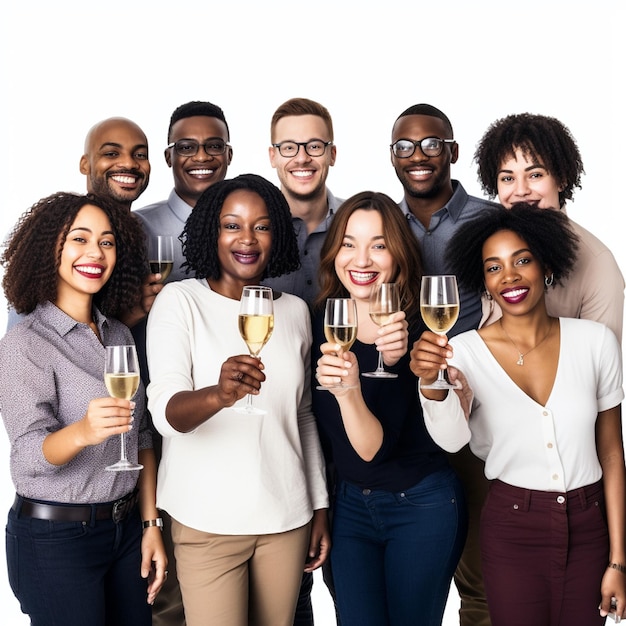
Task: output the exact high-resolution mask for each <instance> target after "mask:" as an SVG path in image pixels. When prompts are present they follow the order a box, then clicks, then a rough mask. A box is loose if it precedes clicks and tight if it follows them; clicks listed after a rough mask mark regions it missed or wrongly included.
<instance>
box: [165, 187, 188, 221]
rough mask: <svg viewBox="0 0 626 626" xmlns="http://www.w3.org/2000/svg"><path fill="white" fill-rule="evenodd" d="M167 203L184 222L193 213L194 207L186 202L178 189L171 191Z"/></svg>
mask: <svg viewBox="0 0 626 626" xmlns="http://www.w3.org/2000/svg"><path fill="white" fill-rule="evenodd" d="M167 205H168V206H169V208H170V209H171V211H172V213H173V214H174V215H175V216H176V217H177V218H178V219H179V220H180V221H181V222H182V223H183V224H184V223H185V222H186V221H187V218H188V217H189V216H190V215H191V211H192V210H193V207H192V206H191V205H190V204H188V203H187V202H185V201H184V200H183V199H182V198H181V197H180V196H179V195H178V194H177V193H176V189H172V191H170V195H169V198H168V199H167Z"/></svg>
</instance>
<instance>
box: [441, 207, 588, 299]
mask: <svg viewBox="0 0 626 626" xmlns="http://www.w3.org/2000/svg"><path fill="white" fill-rule="evenodd" d="M501 230H510V231H512V232H514V233H516V234H517V235H519V237H520V238H521V239H523V240H524V241H525V242H526V244H527V245H528V248H529V250H530V251H531V252H532V254H533V256H534V257H535V258H536V259H537V260H538V261H539V263H541V266H542V267H543V268H544V270H546V271H547V270H549V271H550V272H552V274H553V275H554V283H553V284H554V285H557V284H559V283H561V282H562V280H563V279H564V278H565V277H567V276H568V274H569V273H570V272H571V270H572V267H573V265H574V263H575V261H576V254H577V251H578V237H577V236H576V234H575V233H574V232H573V230H572V229H571V226H570V224H569V219H568V217H567V215H565V214H564V213H561V212H560V211H558V210H556V209H540V208H538V207H536V206H534V205H532V204H526V203H519V204H515V205H513V207H512V208H510V209H505V208H504V207H497V208H495V209H491V210H488V211H483V212H482V213H480V214H479V216H478V217H476V218H475V219H473V220H471V221H470V222H466V223H465V224H463V225H462V226H461V227H460V228H459V229H458V230H457V231H456V233H455V234H454V235H453V237H452V238H451V239H450V242H449V243H448V246H447V248H446V259H447V262H448V264H449V267H450V271H451V273H452V274H456V276H457V279H458V281H459V283H460V284H462V285H463V286H464V287H465V288H466V289H468V290H469V291H472V292H474V293H482V292H483V291H484V290H485V276H484V272H483V245H484V243H485V241H487V239H489V237H491V236H492V235H494V234H495V233H497V232H499V231H501Z"/></svg>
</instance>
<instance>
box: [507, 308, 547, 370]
mask: <svg viewBox="0 0 626 626" xmlns="http://www.w3.org/2000/svg"><path fill="white" fill-rule="evenodd" d="M553 325H554V319H552V320H551V321H550V327H549V328H548V332H547V333H546V334H545V335H544V337H543V339H542V340H541V341H540V342H539V343H536V344H535V345H534V346H533V347H532V348H531V349H530V350H527V351H526V352H524V353H523V354H522V351H521V350H520V349H519V348H518V347H517V346H516V345H515V342H514V341H513V340H512V339H511V337H510V336H509V333H507V332H506V330H504V326H503V325H502V318H500V328H501V329H502V332H503V333H504V334H505V336H506V338H507V339H508V340H509V341H510V342H511V343H512V344H513V347H514V348H515V349H516V350H517V354H518V355H519V356H518V358H517V361H516V362H515V365H524V357H525V356H526V355H527V354H530V353H531V352H532V351H533V350H534V349H535V348H537V347H539V346H540V345H541V344H542V343H543V342H544V341H545V340H546V339H547V338H548V335H549V334H550V333H551V332H552V326H553Z"/></svg>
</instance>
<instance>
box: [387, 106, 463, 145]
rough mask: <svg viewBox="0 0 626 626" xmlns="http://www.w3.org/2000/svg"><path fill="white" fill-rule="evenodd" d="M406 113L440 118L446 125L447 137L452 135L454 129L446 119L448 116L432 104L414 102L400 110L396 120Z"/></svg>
mask: <svg viewBox="0 0 626 626" xmlns="http://www.w3.org/2000/svg"><path fill="white" fill-rule="evenodd" d="M407 115H429V116H430V117H436V118H438V119H440V120H441V121H442V122H443V123H444V124H445V125H446V128H447V129H448V131H450V137H449V139H452V138H453V137H454V130H453V129H452V123H451V122H450V120H449V119H448V116H447V115H446V114H445V113H444V112H443V111H440V110H439V109H438V108H437V107H434V106H433V105H432V104H414V105H412V106H410V107H409V108H408V109H405V110H404V111H402V113H400V115H398V117H397V118H396V122H397V121H398V120H399V119H400V118H401V117H406V116H407Z"/></svg>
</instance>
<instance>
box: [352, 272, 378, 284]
mask: <svg viewBox="0 0 626 626" xmlns="http://www.w3.org/2000/svg"><path fill="white" fill-rule="evenodd" d="M376 274H377V272H350V276H352V278H354V280H356V281H358V282H363V283H364V282H367V281H369V280H372V279H373V278H375V277H376Z"/></svg>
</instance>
